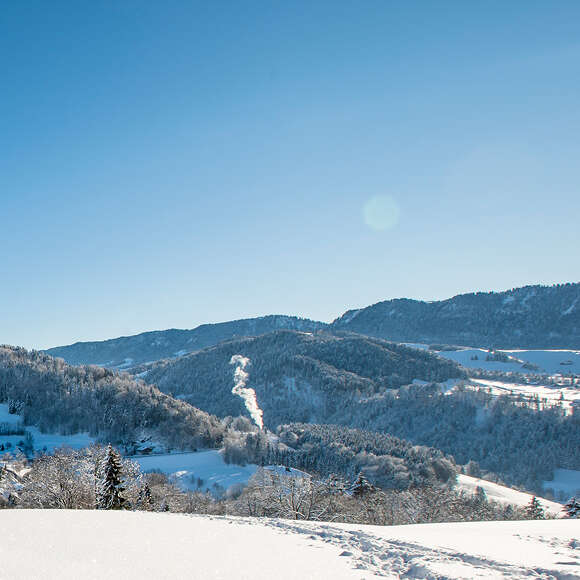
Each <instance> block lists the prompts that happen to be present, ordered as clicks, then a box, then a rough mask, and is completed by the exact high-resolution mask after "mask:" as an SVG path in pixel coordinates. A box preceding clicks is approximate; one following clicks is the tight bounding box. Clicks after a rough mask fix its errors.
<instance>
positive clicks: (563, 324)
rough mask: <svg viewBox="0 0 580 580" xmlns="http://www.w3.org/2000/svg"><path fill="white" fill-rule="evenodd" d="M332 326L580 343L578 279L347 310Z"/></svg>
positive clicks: (529, 343) (391, 333) (384, 334)
mask: <svg viewBox="0 0 580 580" xmlns="http://www.w3.org/2000/svg"><path fill="white" fill-rule="evenodd" d="M332 328H335V329H344V330H350V331H352V332H359V333H361V334H366V335H369V336H376V337H380V338H385V339H387V340H394V341H399V342H420V343H427V344H433V343H442V344H457V345H466V346H480V347H494V348H573V349H577V348H580V283H576V284H560V285H557V286H526V287H523V288H515V289H513V290H508V291H507V292H487V293H486V292H477V293H474V294H461V295H459V296H455V297H454V298H450V299H448V300H441V301H438V302H424V301H420V300H409V299H397V300H387V301H384V302H379V303H377V304H374V305H372V306H368V307H366V308H361V309H360V310H349V311H348V312H346V313H345V314H343V315H342V316H341V317H340V318H337V319H336V320H335V321H334V322H333V324H332Z"/></svg>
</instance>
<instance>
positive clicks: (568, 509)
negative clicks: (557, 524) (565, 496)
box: [563, 497, 580, 518]
mask: <svg viewBox="0 0 580 580" xmlns="http://www.w3.org/2000/svg"><path fill="white" fill-rule="evenodd" d="M563 510H564V512H565V513H566V515H567V516H568V517H569V518H580V499H576V497H571V498H570V499H569V500H568V501H567V502H566V503H565V504H564V508H563Z"/></svg>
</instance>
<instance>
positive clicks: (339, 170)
mask: <svg viewBox="0 0 580 580" xmlns="http://www.w3.org/2000/svg"><path fill="white" fill-rule="evenodd" d="M579 21H580V4H579V3H578V2H576V1H570V2H566V1H558V2H553V3H552V2H535V1H522V2H515V1H514V2H509V3H507V2H490V1H488V2H463V1H461V2H445V1H442V2H426V1H425V2H412V1H404V2H403V1H401V2H391V1H380V2H372V1H366V2H340V1H333V2H322V1H319V2H250V1H248V2H225V1H224V2H194V1H187V2H186V1H184V2H179V1H175V0H173V1H171V0H170V1H168V2H143V1H141V0H139V1H137V0H135V1H129V0H124V1H123V2H117V1H99V2H94V1H79V0H75V1H74V2H73V1H72V0H71V1H68V2H64V1H58V0H57V1H53V2H50V3H49V2H45V1H39V2H32V1H26V0H24V1H22V2H6V3H4V4H3V6H2V10H1V12H0V72H1V81H0V82H1V84H0V88H1V90H0V208H1V212H2V214H1V215H2V225H1V228H0V244H1V247H2V259H1V260H0V304H2V307H1V308H2V311H1V317H2V323H1V325H0V342H4V343H9V344H19V345H24V346H27V347H34V348H44V347H48V346H55V345H59V344H65V343H70V342H74V341H77V340H93V339H104V338H110V337H114V336H119V335H127V334H133V333H137V332H140V331H144V330H152V329H162V328H169V327H179V328H191V327H194V326H196V325H198V324H201V323H204V322H214V321H223V320H229V319H234V318H242V317H249V316H258V315H263V314H268V313H285V314H296V315H300V316H307V317H312V318H316V319H322V320H331V319H333V318H334V317H336V316H338V315H339V314H341V313H342V312H343V311H344V310H346V309H348V308H353V307H359V306H364V305H368V304H371V303H374V302H377V301H379V300H383V299H387V298H394V297H402V296H406V297H414V298H422V299H439V298H446V297H449V296H452V295H455V294H458V293H461V292H466V291H474V290H493V289H506V288H511V287H514V286H519V285H524V284H529V283H556V282H565V281H578V280H579V279H580V275H579V272H580V268H579V266H580V252H579V251H578V248H579V247H580V233H579V231H580V229H579V227H578V218H579V216H580V192H579V183H580V180H579V178H580V163H579V162H578V159H579V153H580V141H579V137H578V136H579V135H580V74H579V72H580V71H579V63H580V34H579V33H578V22H579ZM381 228H384V229H381Z"/></svg>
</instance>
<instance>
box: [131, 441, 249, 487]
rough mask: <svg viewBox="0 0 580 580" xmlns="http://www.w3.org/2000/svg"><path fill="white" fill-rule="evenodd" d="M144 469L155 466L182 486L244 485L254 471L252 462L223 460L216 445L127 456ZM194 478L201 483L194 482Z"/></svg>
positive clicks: (148, 469) (145, 470)
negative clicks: (191, 449)
mask: <svg viewBox="0 0 580 580" xmlns="http://www.w3.org/2000/svg"><path fill="white" fill-rule="evenodd" d="M131 459H132V460H133V461H136V462H137V463H138V464H139V465H140V466H141V470H142V471H144V472H147V471H154V470H159V471H161V472H162V473H165V474H166V475H167V476H169V478H170V480H172V481H174V482H175V483H176V484H177V485H179V486H180V487H181V488H183V489H188V490H192V491H195V490H198V489H201V490H208V491H213V492H215V491H218V490H227V489H228V488H230V487H231V486H233V485H236V484H241V485H245V484H246V483H247V482H248V480H249V479H250V477H252V475H254V473H255V472H256V469H257V466H256V465H245V466H240V465H231V464H227V463H224V461H223V458H222V455H221V453H220V452H219V451H218V450H217V449H211V450H209V451H197V452H192V453H172V454H168V455H141V456H136V457H131ZM198 479H199V480H201V485H198Z"/></svg>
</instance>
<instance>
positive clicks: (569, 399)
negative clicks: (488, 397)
mask: <svg viewBox="0 0 580 580" xmlns="http://www.w3.org/2000/svg"><path fill="white" fill-rule="evenodd" d="M469 383H471V384H473V385H476V386H479V387H485V388H488V389H489V390H490V392H491V394H492V395H524V396H525V397H533V396H536V395H537V396H538V397H539V398H540V401H544V400H545V402H546V403H547V404H548V406H552V405H557V404H561V405H562V408H564V409H567V410H569V409H570V408H571V407H572V403H573V402H574V401H580V389H579V388H578V387H571V386H568V387H561V386H557V387H552V386H549V385H530V384H522V383H504V382H502V381H488V380H487V379H469Z"/></svg>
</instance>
